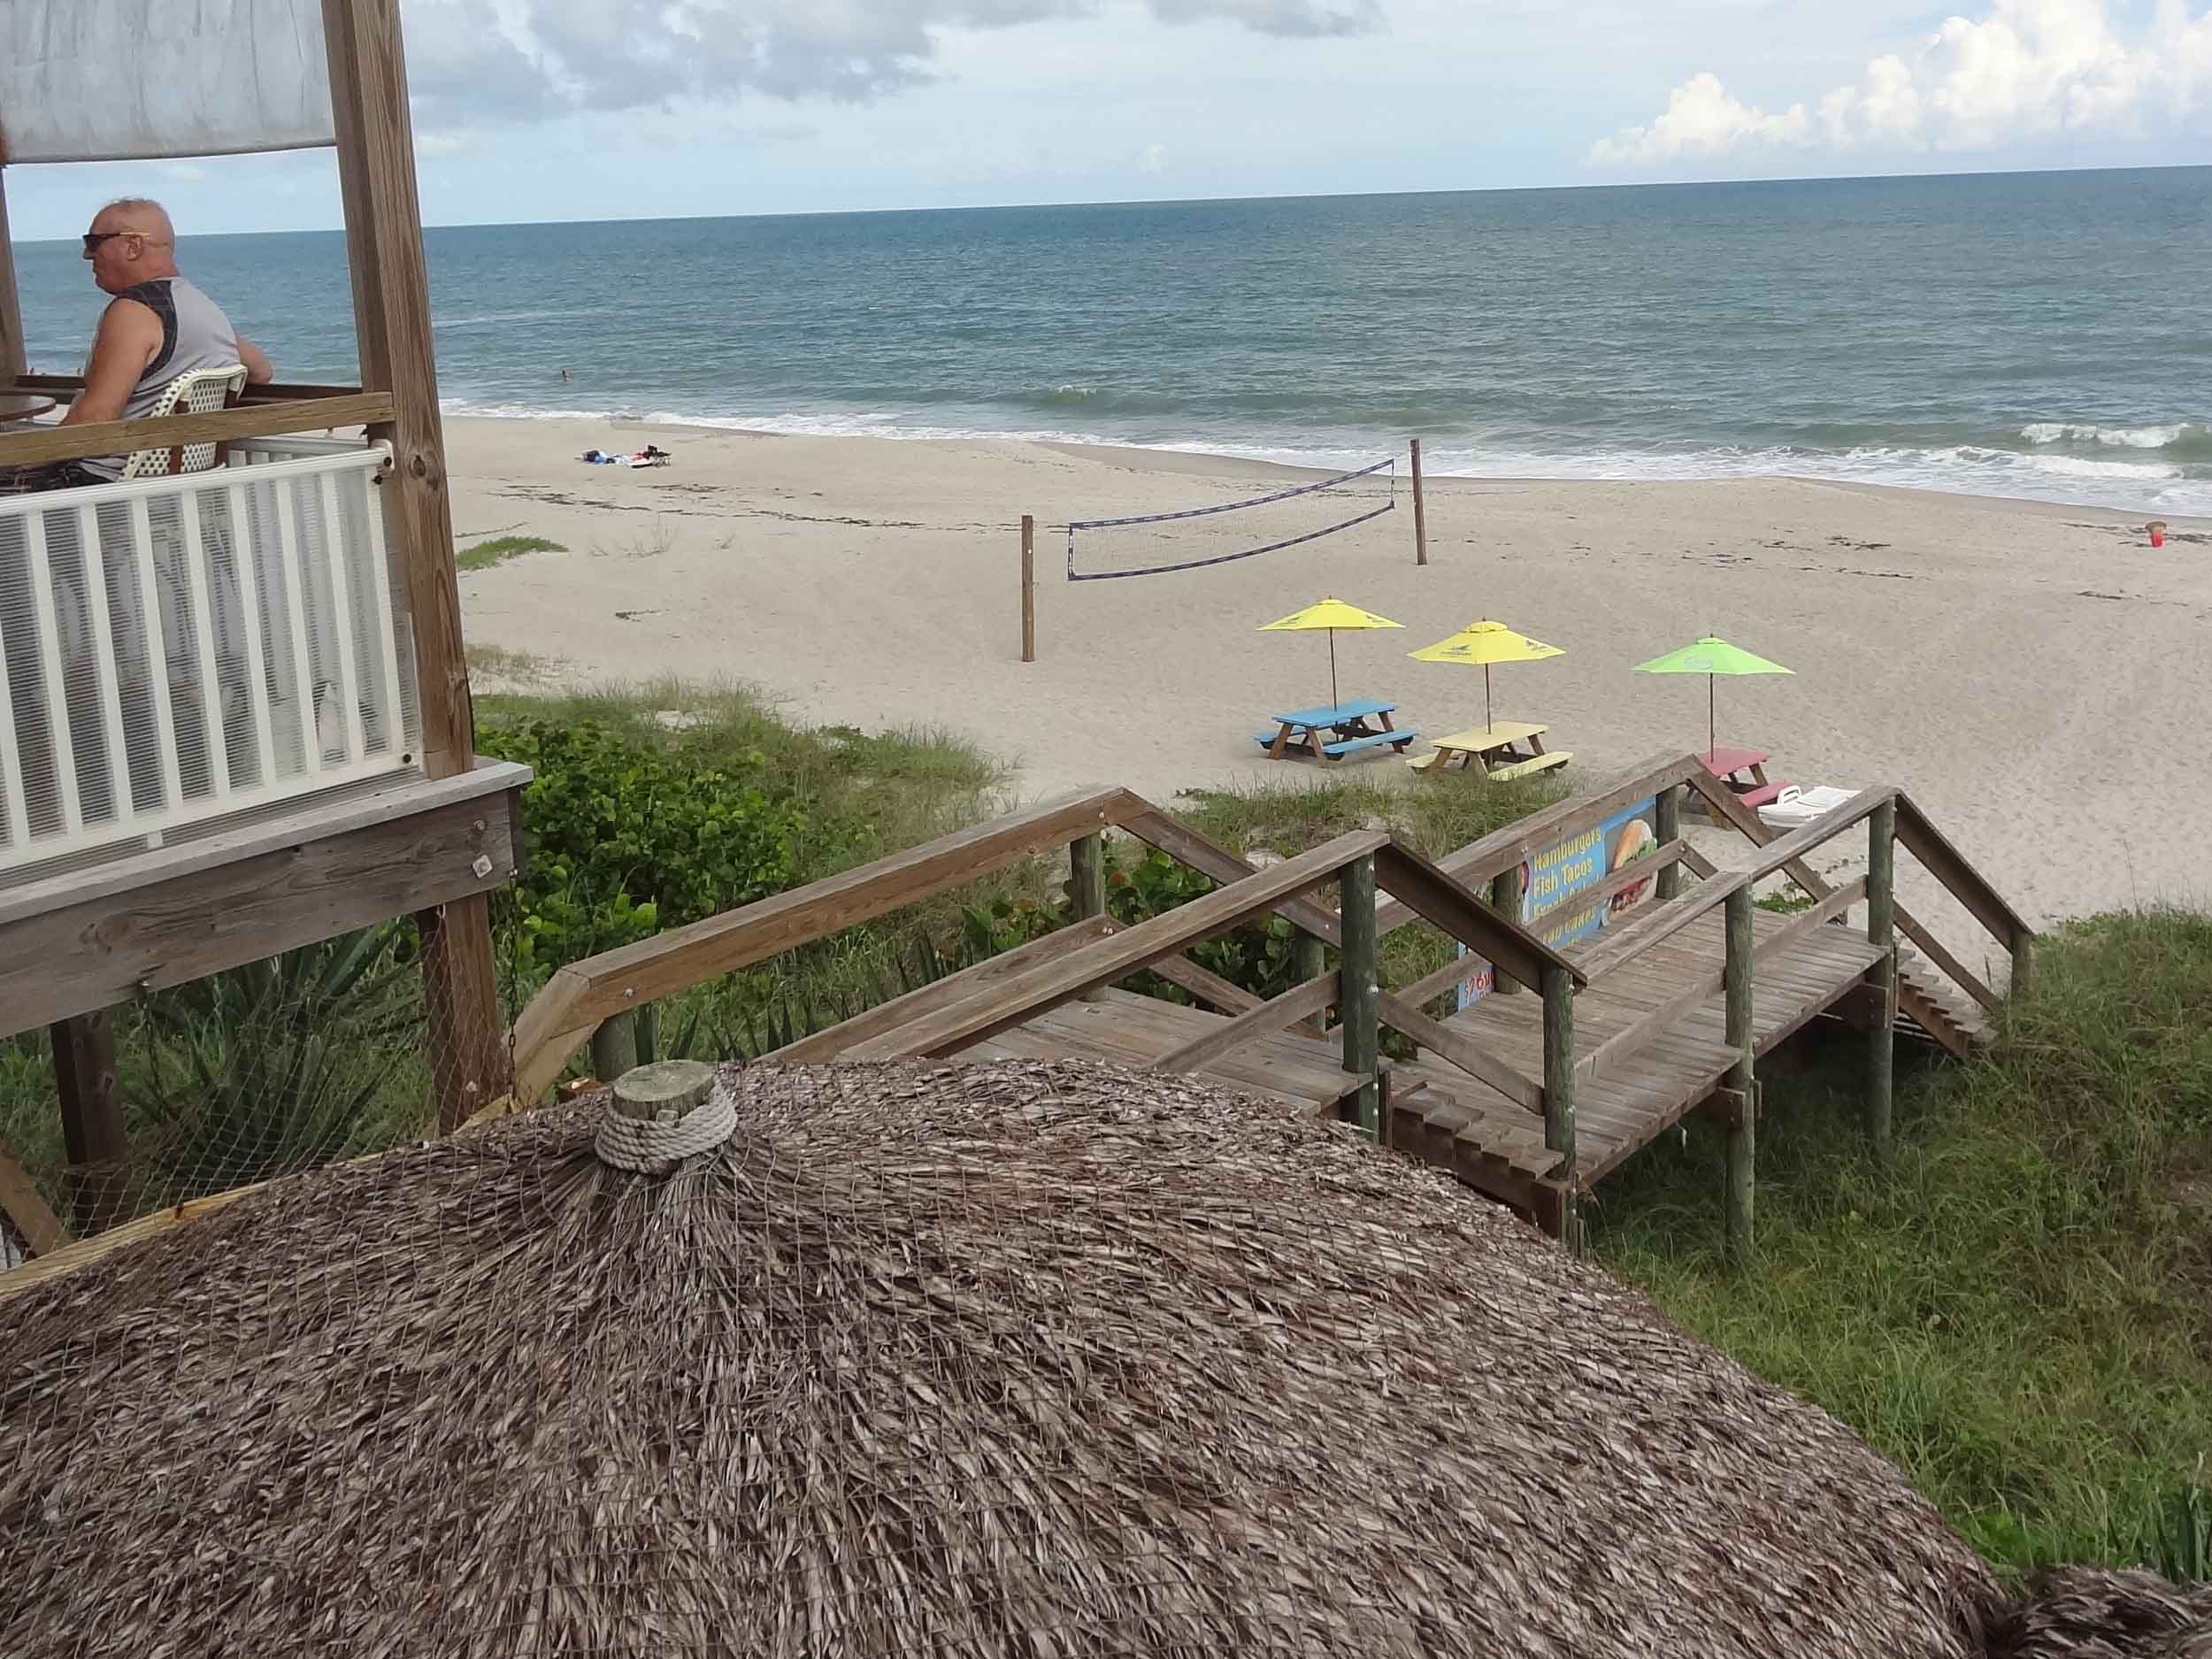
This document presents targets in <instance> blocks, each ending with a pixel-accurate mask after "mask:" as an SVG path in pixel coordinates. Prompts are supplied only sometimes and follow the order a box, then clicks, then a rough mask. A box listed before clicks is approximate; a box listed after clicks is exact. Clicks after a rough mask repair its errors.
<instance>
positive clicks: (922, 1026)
mask: <svg viewBox="0 0 2212 1659" xmlns="http://www.w3.org/2000/svg"><path fill="white" fill-rule="evenodd" d="M1389 842H1390V838H1389V837H1388V836H1387V835H1385V834H1383V833H1380V832H1379V831H1375V830H1355V831H1352V832H1351V833H1348V834H1344V835H1339V836H1338V837H1336V839H1335V840H1333V841H1325V842H1324V843H1323V844H1322V845H1321V846H1318V847H1317V848H1315V849H1313V850H1312V851H1311V852H1308V853H1302V854H1300V855H1299V856H1297V857H1295V858H1289V859H1286V860H1284V862H1282V863H1281V864H1275V865H1272V866H1271V867H1270V868H1268V869H1266V870H1263V871H1261V872H1259V873H1258V874H1257V875H1253V876H1248V877H1246V878H1245V879H1243V880H1241V881H1234V882H1231V883H1229V884H1228V885H1227V886H1225V887H1217V888H1215V889H1214V891H1213V892H1211V893H1209V894H1207V895H1205V896H1204V897H1203V898H1198V899H1193V900H1192V901H1191V902H1189V903H1187V904H1180V905H1178V906H1176V908H1175V909H1173V910H1168V911H1165V912H1164V913H1163V914H1161V915H1158V916H1156V917H1154V918H1152V919H1151V920H1150V921H1148V922H1142V923H1140V924H1139V925H1138V926H1134V927H1132V928H1129V929H1127V930H1126V931H1125V932H1122V933H1115V934H1113V935H1112V936H1110V937H1109V938H1106V939H1102V940H1100V941H1097V942H1096V943H1095V944H1091V945H1087V946H1085V947H1084V948H1083V949H1081V950H1079V951H1074V952H1071V954H1069V955H1067V956H1061V957H1057V958H1056V959H1054V960H1052V961H1048V962H1043V963H1040V964H1037V965H1036V966H1035V967H1033V968H1032V969H1030V970H1029V971H1028V972H1025V973H1022V974H1020V975H1018V976H1016V977H1015V978H1014V979H1010V980H1007V981H1005V982H1004V983H1002V984H1001V985H998V986H995V987H991V988H990V989H988V990H986V991H981V992H979V993H977V994H976V995H972V996H970V997H968V998H966V999H965V1000H964V1001H962V1002H958V1003H956V1004H955V1005H954V1006H952V1007H950V1008H948V1009H944V1010H941V1011H939V1012H937V1013H934V1014H932V1015H929V1016H926V1017H925V1018H921V1019H918V1020H914V1021H910V1022H909V1023H908V1024H906V1025H902V1026H901V1027H900V1028H899V1029H897V1030H896V1031H892V1032H887V1033H884V1034H883V1035H882V1036H880V1037H877V1038H874V1039H872V1041H868V1042H864V1043H862V1044H860V1045H858V1046H857V1047H856V1048H852V1049H851V1050H849V1056H850V1057H851V1058H852V1059H855V1060H896V1059H907V1058H913V1057H918V1056H933V1055H942V1054H947V1053H950V1052H953V1051H955V1050H956V1049H959V1048H964V1047H966V1046H968V1045H969V1044H971V1043H975V1042H980V1041H984V1040H985V1039H987V1038H989V1037H992V1036H995V1035H996V1034H997V1033H1000V1032H1002V1031H1004V1030H1007V1029H1008V1028H1009V1027H1010V1026H1014V1025H1020V1024H1021V1023H1022V1022H1023V1021H1024V1020H1025V1019H1029V1018H1033V1016H1035V1015H1038V1014H1041V1013H1043V1012H1046V1011H1047V1010H1050V1009H1054V1008H1057V1007H1058V1006H1059V1005H1060V1004H1061V1003H1063V1002H1072V1001H1073V1000H1074V999H1075V998H1077V997H1079V996H1080V995H1083V993H1084V992H1086V991H1088V990H1094V989H1095V988H1097V987H1101V986H1108V985H1111V984H1113V983H1114V982H1115V981H1116V980H1118V979H1126V978H1127V977H1128V976H1129V975H1130V974H1132V973H1133V972H1137V970H1139V969H1140V968H1142V967H1145V966H1146V965H1147V964H1150V963H1152V962H1154V961H1156V960H1158V959H1160V958H1162V957H1164V956H1179V955H1180V954H1181V953H1182V951H1183V950H1184V949H1186V948H1187V947H1188V946H1189V945H1190V944H1191V943H1193V942H1194V941H1196V940H1200V939H1202V938H1204V937H1206V936H1207V935H1208V934H1209V933H1212V932H1214V931H1217V929H1219V928H1220V927H1222V926H1230V925H1233V924H1234V923H1236V922H1238V921H1241V920H1245V919H1248V918H1251V917H1253V916H1262V915H1265V914H1266V913H1267V912H1268V911H1270V910H1273V909H1274V907H1275V905H1276V903H1277V902H1279V900H1281V899H1282V898H1284V897H1286V896H1287V895H1292V894H1295V893H1302V892H1303V891H1305V890H1306V889H1307V888H1309V887H1314V886H1317V884H1319V883H1321V882H1324V881H1326V880H1329V879H1332V878H1333V877H1334V876H1335V875H1336V874H1337V873H1338V872H1340V871H1341V870H1343V869H1344V868H1345V867H1346V866H1347V865H1348V864H1351V863H1352V861H1353V860H1354V859H1356V858H1364V857H1368V856H1372V855H1374V854H1375V853H1377V852H1378V851H1379V849H1382V848H1384V847H1386V846H1388V845H1389ZM1239 1018H1247V1017H1246V1016H1239ZM1286 1023H1287V1022H1286Z"/></svg>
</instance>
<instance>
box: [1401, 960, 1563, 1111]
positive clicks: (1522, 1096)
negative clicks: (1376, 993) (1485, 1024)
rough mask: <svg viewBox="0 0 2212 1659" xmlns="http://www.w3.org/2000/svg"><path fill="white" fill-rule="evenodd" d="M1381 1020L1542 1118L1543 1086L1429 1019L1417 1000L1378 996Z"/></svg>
mask: <svg viewBox="0 0 2212 1659" xmlns="http://www.w3.org/2000/svg"><path fill="white" fill-rule="evenodd" d="M1381 1009H1382V1023H1383V1024H1384V1025H1387V1026H1389V1027H1390V1028H1391V1030H1393V1031H1395V1032H1399V1033H1402V1034H1403V1035H1405V1036H1408V1037H1410V1038H1412V1039H1413V1041H1416V1042H1417V1043H1419V1044H1420V1045H1421V1046H1422V1047H1423V1048H1427V1049H1429V1050H1431V1051H1432V1052H1433V1053H1435V1054H1438V1055H1440V1056H1443V1057H1444V1058H1445V1059H1446V1060H1448V1061H1449V1062H1451V1064H1454V1065H1455V1066H1457V1067H1458V1068H1459V1069H1460V1070H1461V1071H1464V1072H1466V1073H1467V1075H1468V1076H1470V1077H1471V1078H1476V1079H1480V1080H1481V1081H1482V1082H1485V1083H1487V1084H1488V1085H1489V1086H1490V1087H1492V1088H1494V1089H1495V1090H1497V1091H1498V1093H1499V1094H1502V1095H1504V1096H1505V1097H1506V1099H1508V1100H1509V1101H1511V1102H1513V1103H1514V1104H1515V1105H1516V1106H1519V1107H1523V1108H1525V1110H1529V1111H1532V1112H1534V1113H1535V1114H1536V1115H1537V1116H1539V1117H1541V1116H1542V1115H1543V1111H1544V1089H1543V1086H1542V1085H1541V1084H1540V1083H1538V1082H1537V1081H1536V1080H1535V1079H1533V1078H1530V1077H1525V1076H1523V1075H1522V1073H1521V1072H1520V1071H1518V1070H1517V1069H1516V1068H1515V1067H1513V1066H1511V1065H1509V1064H1507V1063H1506V1062H1505V1061H1504V1060H1502V1059H1501V1058H1499V1057H1498V1056H1496V1055H1494V1054H1492V1053H1491V1052H1490V1051H1489V1050H1488V1049H1487V1048H1484V1047H1483V1046H1482V1045H1481V1044H1480V1043H1479V1042H1477V1041H1475V1040H1474V1039H1473V1037H1471V1036H1470V1035H1469V1034H1468V1033H1466V1032H1465V1031H1463V1030H1462V1029H1461V1028H1460V1027H1458V1026H1456V1025H1450V1024H1448V1023H1447V1022H1445V1021H1443V1020H1438V1019H1431V1018H1429V1017H1428V1016H1427V1015H1426V1014H1425V1013H1423V1012H1422V1011H1421V1009H1420V1007H1419V1005H1418V1004H1417V1003H1414V1002H1408V1001H1407V1000H1406V999H1405V998H1404V997H1403V996H1402V995H1398V994H1396V993H1394V992H1390V991H1385V992H1384V993H1383V994H1382V997H1381Z"/></svg>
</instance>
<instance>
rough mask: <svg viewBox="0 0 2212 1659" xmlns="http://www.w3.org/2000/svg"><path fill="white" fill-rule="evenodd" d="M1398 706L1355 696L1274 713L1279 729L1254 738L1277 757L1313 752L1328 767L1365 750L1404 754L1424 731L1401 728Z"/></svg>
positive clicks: (1310, 753)
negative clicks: (1396, 716) (1395, 718)
mask: <svg viewBox="0 0 2212 1659" xmlns="http://www.w3.org/2000/svg"><path fill="white" fill-rule="evenodd" d="M1397 707H1398V705H1397V704H1396V703H1384V702H1382V701H1380V700H1379V699H1377V698H1355V699H1353V700H1352V701H1350V702H1347V703H1334V704H1331V705H1328V706H1325V707H1323V708H1318V709H1296V710H1292V711H1291V712H1290V713H1288V714H1278V715H1273V716H1271V717H1270V718H1272V719H1273V720H1274V722H1275V725H1276V730H1275V731H1274V732H1273V733H1266V732H1262V733H1258V734H1257V735H1256V736H1255V737H1254V738H1253V740H1252V741H1254V742H1256V743H1257V744H1258V745H1259V746H1260V747H1261V748H1262V749H1265V750H1266V751H1267V752H1268V754H1269V755H1270V756H1271V757H1273V758H1274V759H1276V760H1283V759H1286V758H1287V757H1290V756H1292V755H1298V754H1302V755H1310V756H1311V757H1313V759H1314V760H1315V761H1317V762H1318V763H1319V764H1322V765H1324V766H1325V765H1327V764H1329V763H1330V762H1331V761H1333V760H1341V759H1343V758H1344V757H1345V756H1347V755H1354V754H1357V753H1358V752H1359V751H1360V750H1362V749H1385V748H1388V749H1397V750H1399V751H1400V752H1401V753H1402V752H1403V751H1404V749H1405V748H1406V746H1407V745H1408V744H1409V743H1410V742H1412V741H1413V740H1414V739H1415V738H1417V737H1418V736H1420V735H1421V733H1419V732H1417V731H1416V730H1414V729H1413V728H1412V727H1410V726H1408V727H1407V728H1405V729H1404V730H1403V731H1401V730H1399V729H1398V727H1397V726H1394V724H1393V723H1392V721H1391V718H1390V717H1391V715H1392V713H1393V712H1394V711H1395V710H1396V709H1397Z"/></svg>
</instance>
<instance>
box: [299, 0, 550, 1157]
mask: <svg viewBox="0 0 2212 1659" xmlns="http://www.w3.org/2000/svg"><path fill="white" fill-rule="evenodd" d="M323 33H324V37H325V44H326V48H327V50H328V53H329V58H330V100H331V115H332V119H333V125H334V129H335V132H336V134H337V140H338V181H339V187H340V190H341V193H342V196H343V197H344V202H345V215H346V255H347V258H348V260H349V264H350V265H351V267H352V273H353V319H354V331H355V334H356V337H357V342H358V344H359V348H360V355H361V385H362V388H363V389H364V390H366V391H381V392H389V393H390V394H391V395H392V399H393V403H394V413H393V419H392V422H391V424H390V425H389V426H380V427H378V428H376V429H375V430H374V431H373V432H372V434H371V436H373V437H376V438H381V439H384V440H386V441H388V442H390V444H391V445H392V469H391V472H390V475H389V476H388V478H387V479H386V480H385V482H384V484H383V487H382V488H383V497H384V512H385V521H386V526H387V529H386V540H387V544H388V547H389V548H390V550H391V557H392V558H393V559H394V560H395V561H396V565H397V566H398V570H399V573H400V580H401V587H402V589H403V592H404V594H405V595H406V599H407V607H408V611H409V613H410V619H411V625H412V629H413V639H414V649H415V683H416V687H417V691H418V694H419V703H420V706H421V710H422V733H423V769H424V771H425V772H427V773H428V775H429V776H430V777H432V778H445V777H450V776H452V775H454V774H455V773H457V772H465V771H467V770H468V769H469V768H470V767H471V766H472V765H473V764H475V754H476V727H475V718H474V712H473V710H472V707H471V705H470V702H469V683H468V664H467V662H466V660H465V657H463V654H462V648H461V595H460V588H459V586H458V584H457V580H456V577H455V572H454V564H453V517H452V509H451V503H450V501H449V495H448V490H447V482H446V470H445V445H444V438H443V433H442V427H441V426H440V422H439V418H438V364H437V357H436V355H435V352H434V348H433V342H432V339H431V333H430V285H429V277H428V273H427V270H426V266H425V265H424V262H423V250H422V213H421V207H420V204H419V201H418V199H417V196H416V191H415V143H414V133H413V128H412V126H411V121H410V119H409V115H408V104H407V65H406V61H405V54H404V51H403V48H402V46H401V43H400V24H399V0H323ZM415 922H416V926H417V927H418V928H419V931H420V933H421V935H422V953H423V980H424V991H425V1002H426V1008H427V1011H428V1014H429V1025H430V1033H429V1035H430V1053H431V1063H432V1067H431V1069H432V1072H433V1075H434V1078H435V1079H436V1088H437V1094H438V1122H439V1125H440V1127H441V1128H445V1129H451V1128H454V1127H456V1126H457V1125H459V1124H461V1123H462V1122H463V1121H464V1120H465V1119H466V1118H468V1117H469V1115H470V1114H471V1113H472V1112H474V1111H475V1110H477V1109H478V1108H479V1107H480V1106H482V1105H484V1104H486V1103H487V1102H490V1101H493V1100H495V1099H497V1098H498V1097H499V1095H501V1094H503V1093H505V1092H506V1087H507V1071H508V1065H507V1056H506V1044H505V1042H504V1041H503V1029H502V1024H503V1023H502V1021H501V1019H500V1011H499V981H498V975H497V973H496V972H495V966H494V964H493V961H492V938H491V901H490V899H489V898H488V896H484V895H479V896H477V897H473V898H467V899H461V900H457V901H456V902H453V903H450V904H447V905H445V906H443V907H442V908H441V909H440V910H426V911H424V912H422V913H421V914H419V915H418V916H417V917H416V918H415Z"/></svg>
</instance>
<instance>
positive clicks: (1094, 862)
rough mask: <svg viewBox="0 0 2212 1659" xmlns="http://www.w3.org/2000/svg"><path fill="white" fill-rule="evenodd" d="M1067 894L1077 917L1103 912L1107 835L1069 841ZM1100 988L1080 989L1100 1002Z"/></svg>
mask: <svg viewBox="0 0 2212 1659" xmlns="http://www.w3.org/2000/svg"><path fill="white" fill-rule="evenodd" d="M1068 897H1069V898H1070V900H1071V901H1072V902H1073V904H1074V908H1075V917H1076V919H1077V920H1078V921H1087V920H1088V919H1089V918H1091V917H1094V916H1103V915H1105V914H1106V838H1105V836H1104V835H1102V834H1100V833H1096V832H1093V833H1091V834H1088V835H1079V836H1077V837H1076V838H1075V839H1074V840H1073V841H1070V842H1069V843H1068ZM1105 995H1106V993H1105V991H1104V990H1103V989H1099V990H1095V991H1086V992H1084V993H1083V1000H1084V1001H1085V1002H1102V1001H1103V1000H1104V999H1105Z"/></svg>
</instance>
